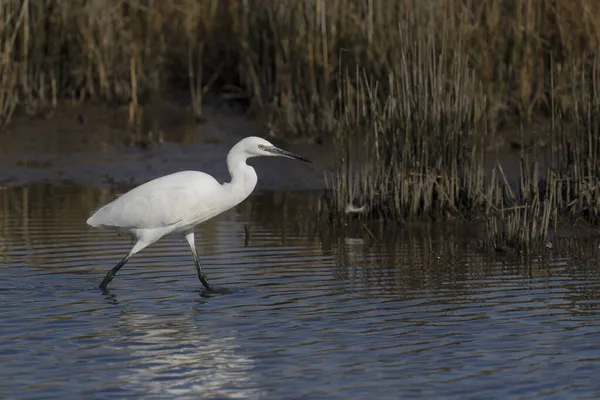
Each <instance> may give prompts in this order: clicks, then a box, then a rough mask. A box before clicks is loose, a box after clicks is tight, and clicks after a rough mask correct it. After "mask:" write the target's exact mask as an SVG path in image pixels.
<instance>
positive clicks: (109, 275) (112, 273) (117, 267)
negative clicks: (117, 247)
mask: <svg viewBox="0 0 600 400" xmlns="http://www.w3.org/2000/svg"><path fill="white" fill-rule="evenodd" d="M129 258H131V255H129V254H127V255H126V256H125V257H123V259H122V260H121V261H119V263H118V264H117V265H115V267H114V268H113V269H111V270H110V271H108V272H107V273H106V275H105V276H104V279H103V280H102V283H101V284H100V289H102V290H106V285H108V283H109V282H110V281H112V280H113V278H114V277H115V275H116V274H117V272H119V270H120V269H121V268H122V267H123V265H125V263H126V262H127V261H129Z"/></svg>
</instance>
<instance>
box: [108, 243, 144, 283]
mask: <svg viewBox="0 0 600 400" xmlns="http://www.w3.org/2000/svg"><path fill="white" fill-rule="evenodd" d="M150 244H151V242H150V243H149V242H143V241H141V240H138V241H137V242H136V243H135V244H134V245H133V248H132V249H131V250H130V251H129V253H128V254H127V255H126V256H125V257H123V259H122V260H121V261H119V263H118V264H117V265H115V266H114V267H113V269H111V270H110V271H108V272H107V273H106V275H105V276H104V279H102V283H100V286H99V287H100V289H102V290H106V286H107V285H108V284H109V283H110V281H112V280H113V278H114V277H115V275H116V274H117V272H119V270H120V269H121V268H123V265H125V263H127V261H129V259H130V258H131V257H133V255H134V254H135V253H138V252H139V251H141V250H142V249H144V248H145V247H147V246H149V245H150Z"/></svg>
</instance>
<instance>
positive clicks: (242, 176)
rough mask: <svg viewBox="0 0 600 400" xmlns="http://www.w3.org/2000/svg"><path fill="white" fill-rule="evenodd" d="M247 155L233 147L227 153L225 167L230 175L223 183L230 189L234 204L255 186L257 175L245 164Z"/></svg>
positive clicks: (241, 199)
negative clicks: (228, 180)
mask: <svg viewBox="0 0 600 400" xmlns="http://www.w3.org/2000/svg"><path fill="white" fill-rule="evenodd" d="M247 159H248V156H247V155H246V153H245V152H243V151H237V149H236V148H235V147H234V148H233V149H232V150H231V151H230V152H229V154H228V155H227V168H228V169H229V174H230V175H231V182H229V183H226V184H225V185H223V186H224V187H226V188H227V190H230V191H231V195H232V198H233V200H234V202H235V204H239V203H240V202H242V201H243V200H244V199H245V198H247V197H248V196H250V193H252V191H253V190H254V188H255V187H256V183H257V182H258V177H257V176H256V171H255V170H254V168H252V167H251V166H249V165H248V164H246V160H247Z"/></svg>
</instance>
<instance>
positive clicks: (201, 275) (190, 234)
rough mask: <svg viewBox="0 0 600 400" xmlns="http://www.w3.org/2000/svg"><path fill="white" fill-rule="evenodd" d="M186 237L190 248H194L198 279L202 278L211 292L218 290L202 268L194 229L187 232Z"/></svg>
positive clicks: (201, 280) (193, 253)
mask: <svg viewBox="0 0 600 400" xmlns="http://www.w3.org/2000/svg"><path fill="white" fill-rule="evenodd" d="M185 239H186V240H187V242H188V244H189V245H190V248H191V249H192V255H193V256H194V262H195V263H196V271H197V272H198V279H200V282H202V284H203V285H204V287H205V288H206V289H207V290H208V291H209V292H216V290H215V288H214V287H213V285H211V284H210V282H209V281H208V279H207V278H206V275H205V274H204V271H203V270H202V266H201V265H200V259H199V258H198V254H197V253H196V245H195V243H194V232H193V231H192V232H188V233H186V234H185Z"/></svg>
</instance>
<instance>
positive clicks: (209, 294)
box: [200, 288, 231, 297]
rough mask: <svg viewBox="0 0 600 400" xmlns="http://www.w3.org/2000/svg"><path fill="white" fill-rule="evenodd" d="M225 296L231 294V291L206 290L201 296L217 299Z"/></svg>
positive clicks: (224, 289) (221, 289) (223, 289)
mask: <svg viewBox="0 0 600 400" xmlns="http://www.w3.org/2000/svg"><path fill="white" fill-rule="evenodd" d="M224 294H231V290H229V289H227V288H213V289H212V290H204V291H202V293H201V294H200V295H201V296H202V297H216V296H222V295H224Z"/></svg>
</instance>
